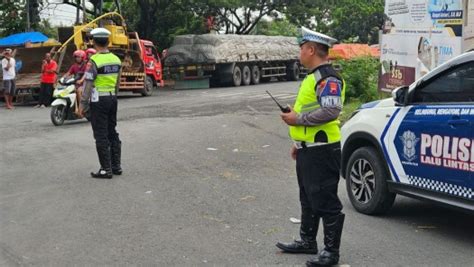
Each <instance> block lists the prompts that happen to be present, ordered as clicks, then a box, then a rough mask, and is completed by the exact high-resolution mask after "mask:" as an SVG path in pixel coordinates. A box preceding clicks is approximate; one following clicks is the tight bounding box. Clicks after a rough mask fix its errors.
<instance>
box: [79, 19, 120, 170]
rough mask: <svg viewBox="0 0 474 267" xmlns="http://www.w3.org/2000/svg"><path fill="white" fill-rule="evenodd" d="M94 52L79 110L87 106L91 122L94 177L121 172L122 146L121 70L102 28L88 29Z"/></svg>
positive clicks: (83, 110)
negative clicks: (96, 166)
mask: <svg viewBox="0 0 474 267" xmlns="http://www.w3.org/2000/svg"><path fill="white" fill-rule="evenodd" d="M91 35H92V38H93V41H94V46H95V48H96V50H97V54H95V55H93V56H92V57H91V58H90V62H91V65H90V68H89V69H88V70H87V72H86V74H85V85H84V93H83V97H82V99H81V110H80V112H81V113H82V114H84V113H85V112H87V111H88V110H89V109H90V116H91V125H92V130H93V132H94V139H95V144H96V149H97V154H98V156H99V162H100V169H99V171H98V172H95V173H94V172H91V176H92V177H93V178H106V179H110V178H112V176H113V174H115V175H121V174H122V168H121V165H120V157H121V146H122V143H121V141H120V139H119V134H118V133H117V131H116V129H115V127H116V126H117V92H118V86H119V85H118V84H119V83H118V79H119V75H120V69H121V61H120V59H119V58H118V57H117V56H116V55H114V54H113V53H111V52H109V50H108V49H107V47H108V44H109V36H110V32H109V31H108V30H107V29H104V28H96V29H93V30H92V31H91Z"/></svg>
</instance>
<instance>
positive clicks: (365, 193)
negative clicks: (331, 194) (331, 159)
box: [341, 52, 474, 214]
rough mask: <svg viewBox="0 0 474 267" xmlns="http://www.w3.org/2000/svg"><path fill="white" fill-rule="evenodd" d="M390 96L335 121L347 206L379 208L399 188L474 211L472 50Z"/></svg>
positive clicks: (374, 210)
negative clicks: (339, 126) (339, 123)
mask: <svg viewBox="0 0 474 267" xmlns="http://www.w3.org/2000/svg"><path fill="white" fill-rule="evenodd" d="M392 95H393V99H385V100H381V101H376V102H371V103H367V104H364V105H362V106H361V107H360V108H359V109H358V110H357V111H355V112H354V114H353V115H352V117H351V119H350V120H349V121H347V122H346V124H345V125H344V126H343V127H342V164H341V165H342V175H343V177H344V178H345V180H346V185H347V192H348V194H349V198H350V200H351V202H352V204H353V206H354V207H355V209H356V210H357V211H359V212H362V213H365V214H378V213H383V212H386V211H388V209H390V207H391V206H392V204H393V202H394V200H395V196H396V194H401V195H406V196H410V197H414V198H419V199H425V200H431V201H435V202H437V203H441V204H445V205H448V206H451V207H456V208H460V209H463V210H465V211H468V212H474V52H469V53H465V54H462V55H460V56H458V57H456V58H454V59H452V60H450V61H449V62H446V63H445V64H443V65H441V66H439V67H437V68H436V69H434V70H433V71H431V72H430V73H428V74H426V75H425V76H424V77H423V78H421V79H420V80H418V81H416V82H415V83H413V84H412V85H411V86H409V87H400V88H398V89H396V90H394V92H393V94H392Z"/></svg>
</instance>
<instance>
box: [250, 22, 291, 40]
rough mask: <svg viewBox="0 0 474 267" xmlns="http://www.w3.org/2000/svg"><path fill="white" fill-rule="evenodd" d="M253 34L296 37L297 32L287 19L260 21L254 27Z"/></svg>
mask: <svg viewBox="0 0 474 267" xmlns="http://www.w3.org/2000/svg"><path fill="white" fill-rule="evenodd" d="M255 29H256V30H255V31H254V32H253V33H254V34H260V35H270V36H275V35H281V36H294V37H296V36H298V35H299V30H298V27H296V25H294V24H293V23H291V22H290V21H289V20H287V19H281V18H279V19H274V20H261V21H260V22H259V23H258V24H257V26H256V27H255Z"/></svg>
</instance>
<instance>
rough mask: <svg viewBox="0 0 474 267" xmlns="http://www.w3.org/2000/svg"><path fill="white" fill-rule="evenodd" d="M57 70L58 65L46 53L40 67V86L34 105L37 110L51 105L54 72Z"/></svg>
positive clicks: (54, 78) (54, 79)
mask: <svg viewBox="0 0 474 267" xmlns="http://www.w3.org/2000/svg"><path fill="white" fill-rule="evenodd" d="M57 70H58V64H57V63H56V61H54V60H53V59H52V58H51V54H50V53H46V55H45V58H44V60H43V65H42V66H41V73H42V74H41V86H40V92H39V93H40V95H39V102H38V105H36V107H37V108H39V107H41V108H45V107H47V106H48V105H49V104H51V97H52V94H53V88H54V83H55V82H56V72H57Z"/></svg>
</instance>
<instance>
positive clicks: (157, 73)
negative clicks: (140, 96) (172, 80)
mask: <svg viewBox="0 0 474 267" xmlns="http://www.w3.org/2000/svg"><path fill="white" fill-rule="evenodd" d="M140 47H141V51H142V53H141V55H142V59H143V63H144V64H145V73H146V75H147V76H152V77H153V80H154V81H155V82H156V83H157V84H158V83H160V85H161V86H163V78H162V77H163V76H162V75H163V71H162V65H161V59H160V56H159V54H158V51H157V50H156V47H155V45H154V44H153V42H151V41H148V40H143V39H141V40H140Z"/></svg>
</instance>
